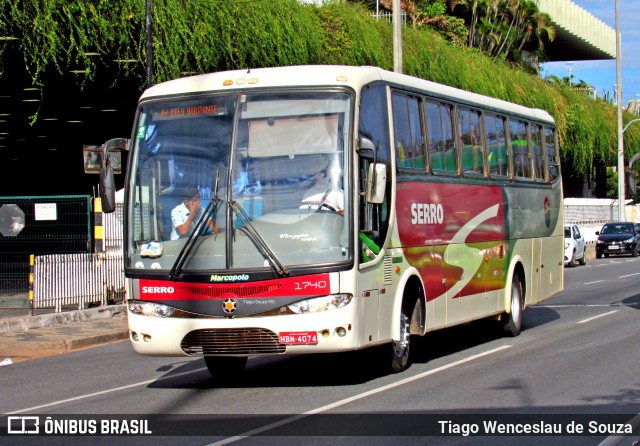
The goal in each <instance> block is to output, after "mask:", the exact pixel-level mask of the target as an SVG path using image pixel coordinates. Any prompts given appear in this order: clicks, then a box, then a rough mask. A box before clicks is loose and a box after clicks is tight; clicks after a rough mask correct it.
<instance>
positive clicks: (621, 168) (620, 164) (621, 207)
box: [616, 0, 626, 221]
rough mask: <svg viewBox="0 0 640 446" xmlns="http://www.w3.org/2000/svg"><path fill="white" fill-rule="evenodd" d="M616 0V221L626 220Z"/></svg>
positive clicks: (618, 15) (619, 43) (619, 49)
mask: <svg viewBox="0 0 640 446" xmlns="http://www.w3.org/2000/svg"><path fill="white" fill-rule="evenodd" d="M619 1H620V0H616V82H617V85H618V88H617V89H616V102H617V103H618V221H626V217H625V211H624V204H625V201H626V200H625V196H624V180H625V178H624V176H625V170H624V137H623V136H624V129H623V128H622V75H621V74H620V59H621V57H622V55H621V54H620V53H621V51H622V44H621V41H620V13H619V5H618V3H619Z"/></svg>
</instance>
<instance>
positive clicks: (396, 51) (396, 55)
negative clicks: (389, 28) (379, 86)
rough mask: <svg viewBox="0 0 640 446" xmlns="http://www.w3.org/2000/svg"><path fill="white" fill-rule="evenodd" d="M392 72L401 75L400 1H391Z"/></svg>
mask: <svg viewBox="0 0 640 446" xmlns="http://www.w3.org/2000/svg"><path fill="white" fill-rule="evenodd" d="M392 13H393V71H395V72H396V73H402V16H401V13H402V9H401V8H400V0H393V11H392Z"/></svg>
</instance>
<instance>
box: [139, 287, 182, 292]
mask: <svg viewBox="0 0 640 446" xmlns="http://www.w3.org/2000/svg"><path fill="white" fill-rule="evenodd" d="M175 292H176V290H175V288H174V287H172V286H143V287H142V293H143V294H173V293H175Z"/></svg>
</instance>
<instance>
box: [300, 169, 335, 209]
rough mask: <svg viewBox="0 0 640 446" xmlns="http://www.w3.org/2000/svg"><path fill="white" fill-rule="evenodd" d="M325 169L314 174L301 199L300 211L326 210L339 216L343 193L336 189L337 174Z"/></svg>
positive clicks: (332, 170)
mask: <svg viewBox="0 0 640 446" xmlns="http://www.w3.org/2000/svg"><path fill="white" fill-rule="evenodd" d="M334 170H335V169H334V168H330V167H327V168H325V169H323V170H321V171H320V172H318V173H316V174H315V175H314V176H313V178H312V179H311V181H312V184H311V187H310V188H309V189H307V191H306V192H305V193H304V195H303V197H302V204H301V205H300V209H309V210H320V209H323V208H324V209H328V210H331V211H334V212H337V213H339V214H342V213H343V212H344V192H343V190H342V189H341V188H339V187H338V180H337V178H339V175H338V172H334Z"/></svg>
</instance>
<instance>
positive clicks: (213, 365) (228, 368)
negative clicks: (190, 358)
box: [204, 356, 247, 378]
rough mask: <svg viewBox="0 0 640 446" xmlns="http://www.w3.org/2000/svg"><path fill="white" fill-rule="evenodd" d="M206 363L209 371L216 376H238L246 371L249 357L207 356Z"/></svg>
mask: <svg viewBox="0 0 640 446" xmlns="http://www.w3.org/2000/svg"><path fill="white" fill-rule="evenodd" d="M204 363H205V364H206V365H207V369H208V370H209V373H211V374H212V375H213V376H215V377H216V378H237V377H238V376H239V375H241V374H242V372H244V368H245V367H246V365H247V357H246V356H244V357H242V356H240V357H237V356H205V357H204Z"/></svg>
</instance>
